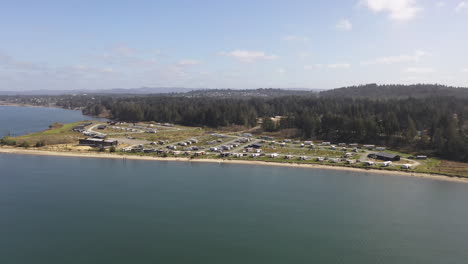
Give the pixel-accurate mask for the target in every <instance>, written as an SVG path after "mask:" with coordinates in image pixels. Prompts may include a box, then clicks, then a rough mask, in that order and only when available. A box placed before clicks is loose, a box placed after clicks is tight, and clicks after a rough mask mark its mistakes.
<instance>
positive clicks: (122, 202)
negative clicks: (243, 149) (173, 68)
mask: <svg viewBox="0 0 468 264" xmlns="http://www.w3.org/2000/svg"><path fill="white" fill-rule="evenodd" d="M0 170H1V172H0V202H1V207H0V208H1V209H0V263H8V264H10V263H11V264H31V263H35V264H42V263H43V264H64V263H67V264H74V263H76V264H83V263H87V264H94V263H96V264H98V263H99V264H102V263H112V264H120V263H204V264H209V263H216V264H219V263H252V264H254V263H255V264H258V263H269V264H272V263H359V264H365V263H372V264H374V263H424V264H428V263H467V260H468V250H466V245H468V221H467V219H468V208H467V201H468V184H463V183H456V182H448V181H436V180H429V179H419V178H411V177H403V176H391V175H379V174H373V173H358V172H343V171H334V170H317V169H302V168H289V167H269V166H249V165H232V164H230V165H226V164H224V165H222V164H221V165H220V164H199V163H188V162H185V163H184V162H152V161H130V160H127V161H124V160H109V159H91V158H68V157H51V156H23V155H11V154H0Z"/></svg>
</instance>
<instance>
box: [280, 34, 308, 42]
mask: <svg viewBox="0 0 468 264" xmlns="http://www.w3.org/2000/svg"><path fill="white" fill-rule="evenodd" d="M283 40H284V41H296V42H307V41H309V38H308V37H306V36H298V35H287V36H284V37H283Z"/></svg>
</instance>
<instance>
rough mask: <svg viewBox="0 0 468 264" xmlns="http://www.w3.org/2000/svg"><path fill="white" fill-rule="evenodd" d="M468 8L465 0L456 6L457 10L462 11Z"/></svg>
mask: <svg viewBox="0 0 468 264" xmlns="http://www.w3.org/2000/svg"><path fill="white" fill-rule="evenodd" d="M467 8H468V4H466V2H465V1H462V2H460V3H459V4H458V5H457V7H455V12H457V13H461V12H462V11H464V10H465V9H467Z"/></svg>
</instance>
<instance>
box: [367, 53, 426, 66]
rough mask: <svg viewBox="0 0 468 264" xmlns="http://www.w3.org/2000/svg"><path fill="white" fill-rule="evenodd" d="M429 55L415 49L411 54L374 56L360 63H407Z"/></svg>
mask: <svg viewBox="0 0 468 264" xmlns="http://www.w3.org/2000/svg"><path fill="white" fill-rule="evenodd" d="M427 55H429V53H427V52H425V51H422V50H417V51H415V52H414V54H412V55H407V54H404V55H398V56H387V57H380V58H375V59H372V60H367V61H363V62H361V65H376V64H395V63H407V62H418V61H419V60H421V58H423V57H425V56H427Z"/></svg>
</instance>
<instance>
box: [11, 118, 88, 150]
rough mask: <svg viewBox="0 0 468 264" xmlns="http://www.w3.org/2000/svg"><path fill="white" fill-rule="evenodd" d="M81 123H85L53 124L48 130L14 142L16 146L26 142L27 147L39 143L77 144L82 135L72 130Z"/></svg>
mask: <svg viewBox="0 0 468 264" xmlns="http://www.w3.org/2000/svg"><path fill="white" fill-rule="evenodd" d="M82 123H85V122H84V121H82V122H76V123H70V124H59V123H55V124H52V125H51V128H50V129H47V130H44V131H41V132H36V133H32V134H27V135H24V136H19V137H15V138H14V140H16V142H17V144H21V143H22V142H27V143H28V144H29V145H35V144H36V143H37V142H39V141H42V142H44V143H45V144H46V145H55V144H68V143H78V139H79V138H80V137H81V136H82V135H81V134H80V133H78V132H74V131H73V130H72V128H73V127H75V126H77V125H79V124H82Z"/></svg>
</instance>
